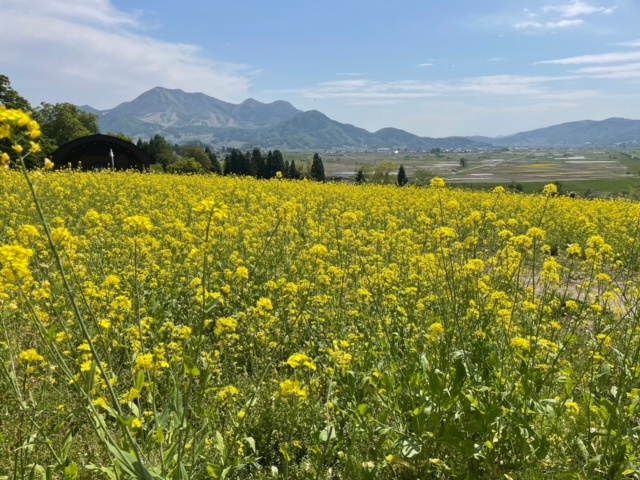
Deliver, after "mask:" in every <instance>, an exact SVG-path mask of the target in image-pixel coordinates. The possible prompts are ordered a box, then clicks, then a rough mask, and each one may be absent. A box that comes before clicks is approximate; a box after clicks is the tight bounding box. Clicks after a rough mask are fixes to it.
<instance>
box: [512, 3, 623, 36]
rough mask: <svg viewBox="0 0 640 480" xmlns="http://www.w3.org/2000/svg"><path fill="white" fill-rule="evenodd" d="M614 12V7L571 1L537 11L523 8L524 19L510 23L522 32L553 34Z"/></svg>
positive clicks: (546, 6)
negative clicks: (592, 17) (588, 19)
mask: <svg viewBox="0 0 640 480" xmlns="http://www.w3.org/2000/svg"><path fill="white" fill-rule="evenodd" d="M614 12H615V8H614V7H602V6H596V5H592V4H590V3H587V2H583V1H582V0H573V1H571V2H570V3H567V4H561V5H545V6H543V7H542V8H540V9H539V10H537V11H532V10H530V9H528V8H525V9H524V11H523V13H524V16H525V18H524V19H522V20H518V21H515V22H513V23H512V27H513V28H515V29H516V30H519V31H524V32H553V31H559V30H566V29H570V28H576V27H580V26H582V25H584V24H585V23H586V20H585V18H584V17H587V16H589V15H595V14H601V15H609V14H612V13H614Z"/></svg>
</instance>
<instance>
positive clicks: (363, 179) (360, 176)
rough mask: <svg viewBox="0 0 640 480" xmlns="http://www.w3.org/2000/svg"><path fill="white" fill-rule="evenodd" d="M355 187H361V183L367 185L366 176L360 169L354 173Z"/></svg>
mask: <svg viewBox="0 0 640 480" xmlns="http://www.w3.org/2000/svg"><path fill="white" fill-rule="evenodd" d="M355 182H356V185H362V184H363V183H367V176H366V175H365V174H364V170H362V168H359V169H358V172H357V173H356V180H355Z"/></svg>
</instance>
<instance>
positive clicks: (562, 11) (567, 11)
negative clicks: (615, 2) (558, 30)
mask: <svg viewBox="0 0 640 480" xmlns="http://www.w3.org/2000/svg"><path fill="white" fill-rule="evenodd" d="M542 11H543V12H544V13H549V12H557V13H558V14H559V15H560V16H561V17H581V16H584V15H593V14H594V13H603V14H606V15H608V14H610V13H613V12H614V11H615V8H611V7H596V6H594V5H590V4H588V3H586V2H582V1H580V0H574V1H573V2H571V3H569V4H567V5H555V6H554V5H547V6H546V7H543V8H542Z"/></svg>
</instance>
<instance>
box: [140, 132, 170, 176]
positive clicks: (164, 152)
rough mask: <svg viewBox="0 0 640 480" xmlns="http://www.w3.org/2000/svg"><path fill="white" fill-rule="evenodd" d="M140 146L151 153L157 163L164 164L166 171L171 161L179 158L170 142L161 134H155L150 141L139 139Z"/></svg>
mask: <svg viewBox="0 0 640 480" xmlns="http://www.w3.org/2000/svg"><path fill="white" fill-rule="evenodd" d="M138 146H139V147H140V148H141V149H142V150H144V151H145V152H147V153H148V154H149V155H151V156H152V157H153V159H154V160H155V162H156V163H157V164H160V165H162V168H163V169H164V170H165V171H166V170H167V167H168V166H169V165H170V164H171V163H173V162H176V161H178V160H179V157H177V155H176V154H175V153H174V152H173V148H172V147H171V145H169V142H167V140H166V139H165V138H164V137H163V136H162V135H160V134H157V135H155V136H153V137H152V138H151V139H149V141H148V142H143V141H141V140H138Z"/></svg>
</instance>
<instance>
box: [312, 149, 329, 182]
mask: <svg viewBox="0 0 640 480" xmlns="http://www.w3.org/2000/svg"><path fill="white" fill-rule="evenodd" d="M309 175H310V177H311V178H312V179H313V180H316V181H318V182H324V181H325V179H326V177H325V174H324V165H323V164H322V159H321V158H320V155H318V154H317V153H315V154H314V155H313V162H312V163H311V172H310V173H309Z"/></svg>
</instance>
